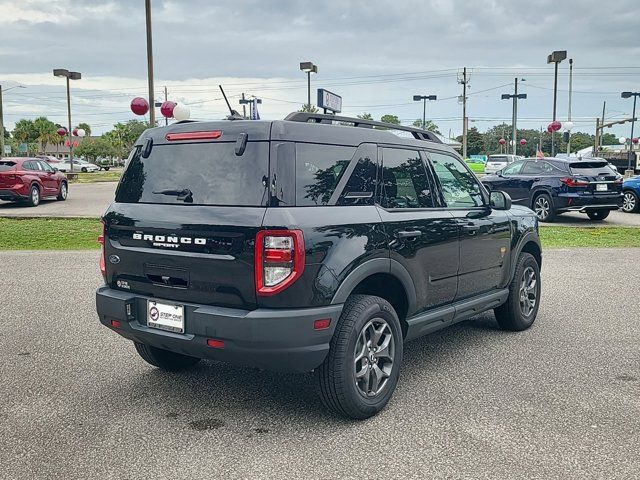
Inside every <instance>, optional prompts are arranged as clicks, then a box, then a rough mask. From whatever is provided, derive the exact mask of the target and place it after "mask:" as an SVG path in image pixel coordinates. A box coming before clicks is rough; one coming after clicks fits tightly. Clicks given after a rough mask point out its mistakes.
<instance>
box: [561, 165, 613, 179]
mask: <svg viewBox="0 0 640 480" xmlns="http://www.w3.org/2000/svg"><path fill="white" fill-rule="evenodd" d="M570 167H571V173H572V174H574V175H584V176H587V177H598V176H602V175H617V174H618V172H614V171H613V169H612V168H611V167H610V166H609V164H607V163H604V162H583V163H572V164H571V165H570Z"/></svg>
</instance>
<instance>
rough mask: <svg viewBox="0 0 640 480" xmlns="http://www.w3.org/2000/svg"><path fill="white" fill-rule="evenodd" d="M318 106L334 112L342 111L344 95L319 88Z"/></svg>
mask: <svg viewBox="0 0 640 480" xmlns="http://www.w3.org/2000/svg"><path fill="white" fill-rule="evenodd" d="M318 107H320V108H324V109H325V113H326V110H329V111H331V112H333V113H340V112H341V111H342V97H341V96H340V95H336V94H335V93H331V92H330V91H329V90H325V89H324V88H319V89H318Z"/></svg>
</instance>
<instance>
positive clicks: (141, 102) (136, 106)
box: [131, 97, 149, 115]
mask: <svg viewBox="0 0 640 480" xmlns="http://www.w3.org/2000/svg"><path fill="white" fill-rule="evenodd" d="M131 111H132V112H133V113H135V114H136V115H146V114H147V112H148V111H149V102H147V101H146V100H145V99H144V98H142V97H136V98H134V99H133V100H131Z"/></svg>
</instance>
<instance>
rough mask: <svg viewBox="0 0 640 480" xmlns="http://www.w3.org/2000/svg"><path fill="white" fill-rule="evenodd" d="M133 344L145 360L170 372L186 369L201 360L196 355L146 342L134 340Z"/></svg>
mask: <svg viewBox="0 0 640 480" xmlns="http://www.w3.org/2000/svg"><path fill="white" fill-rule="evenodd" d="M133 344H134V345H135V347H136V350H137V352H138V354H139V355H140V356H141V357H142V359H143V360H144V361H145V362H147V363H149V364H151V365H153V366H154V367H158V368H161V369H162V370H166V371H168V372H177V371H179V370H184V369H186V368H189V367H192V366H193V365H195V364H196V363H198V362H199V361H200V359H199V358H196V357H189V356H188V355H182V354H180V353H174V352H170V351H168V350H163V349H161V348H156V347H152V346H151V345H145V344H144V343H138V342H133Z"/></svg>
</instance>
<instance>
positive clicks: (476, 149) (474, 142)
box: [467, 127, 484, 155]
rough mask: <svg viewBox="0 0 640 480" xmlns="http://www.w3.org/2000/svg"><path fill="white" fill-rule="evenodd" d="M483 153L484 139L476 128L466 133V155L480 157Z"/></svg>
mask: <svg viewBox="0 0 640 480" xmlns="http://www.w3.org/2000/svg"><path fill="white" fill-rule="evenodd" d="M483 152H484V138H482V134H481V133H480V132H479V131H478V128H477V127H471V128H470V129H469V130H468V131H467V155H480V154H482V153H483Z"/></svg>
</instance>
